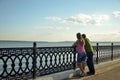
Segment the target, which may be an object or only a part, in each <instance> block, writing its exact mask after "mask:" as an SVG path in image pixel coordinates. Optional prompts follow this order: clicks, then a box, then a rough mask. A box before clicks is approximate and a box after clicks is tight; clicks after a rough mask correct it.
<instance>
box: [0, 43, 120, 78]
mask: <svg viewBox="0 0 120 80" xmlns="http://www.w3.org/2000/svg"><path fill="white" fill-rule="evenodd" d="M94 50H95V52H94V60H95V62H96V63H99V62H103V61H106V60H113V59H114V58H120V45H119V46H118V45H113V44H112V45H111V46H99V45H98V44H97V46H94ZM75 65H76V51H75V48H73V47H70V46H68V47H36V43H34V46H33V48H32V47H29V48H0V80H1V79H3V80H6V79H7V80H13V79H15V80H21V79H29V78H36V77H38V76H43V75H47V74H51V73H56V72H61V71H65V70H70V69H74V68H75Z"/></svg>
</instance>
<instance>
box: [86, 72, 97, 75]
mask: <svg viewBox="0 0 120 80" xmlns="http://www.w3.org/2000/svg"><path fill="white" fill-rule="evenodd" d="M94 74H95V73H93V72H87V75H94Z"/></svg>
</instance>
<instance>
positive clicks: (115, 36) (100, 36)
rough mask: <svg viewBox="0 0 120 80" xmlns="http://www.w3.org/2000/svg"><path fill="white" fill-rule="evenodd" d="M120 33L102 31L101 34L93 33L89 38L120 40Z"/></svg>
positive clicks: (95, 39)
mask: <svg viewBox="0 0 120 80" xmlns="http://www.w3.org/2000/svg"><path fill="white" fill-rule="evenodd" d="M119 36H120V33H119V32H113V33H101V34H92V35H91V36H89V38H90V39H91V40H93V41H120V37H119Z"/></svg>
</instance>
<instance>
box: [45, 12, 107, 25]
mask: <svg viewBox="0 0 120 80" xmlns="http://www.w3.org/2000/svg"><path fill="white" fill-rule="evenodd" d="M45 19H48V20H53V21H56V22H60V23H66V24H84V25H86V24H94V25H97V24H101V22H102V21H105V20H108V19H109V16H108V15H86V14H79V15H75V16H70V17H68V18H60V17H46V18H45Z"/></svg>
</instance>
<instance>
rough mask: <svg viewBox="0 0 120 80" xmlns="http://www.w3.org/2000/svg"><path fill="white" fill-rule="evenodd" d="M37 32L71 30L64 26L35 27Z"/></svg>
mask: <svg viewBox="0 0 120 80" xmlns="http://www.w3.org/2000/svg"><path fill="white" fill-rule="evenodd" d="M34 29H35V30H40V29H48V30H69V29H70V28H69V27H64V26H35V27H34Z"/></svg>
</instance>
